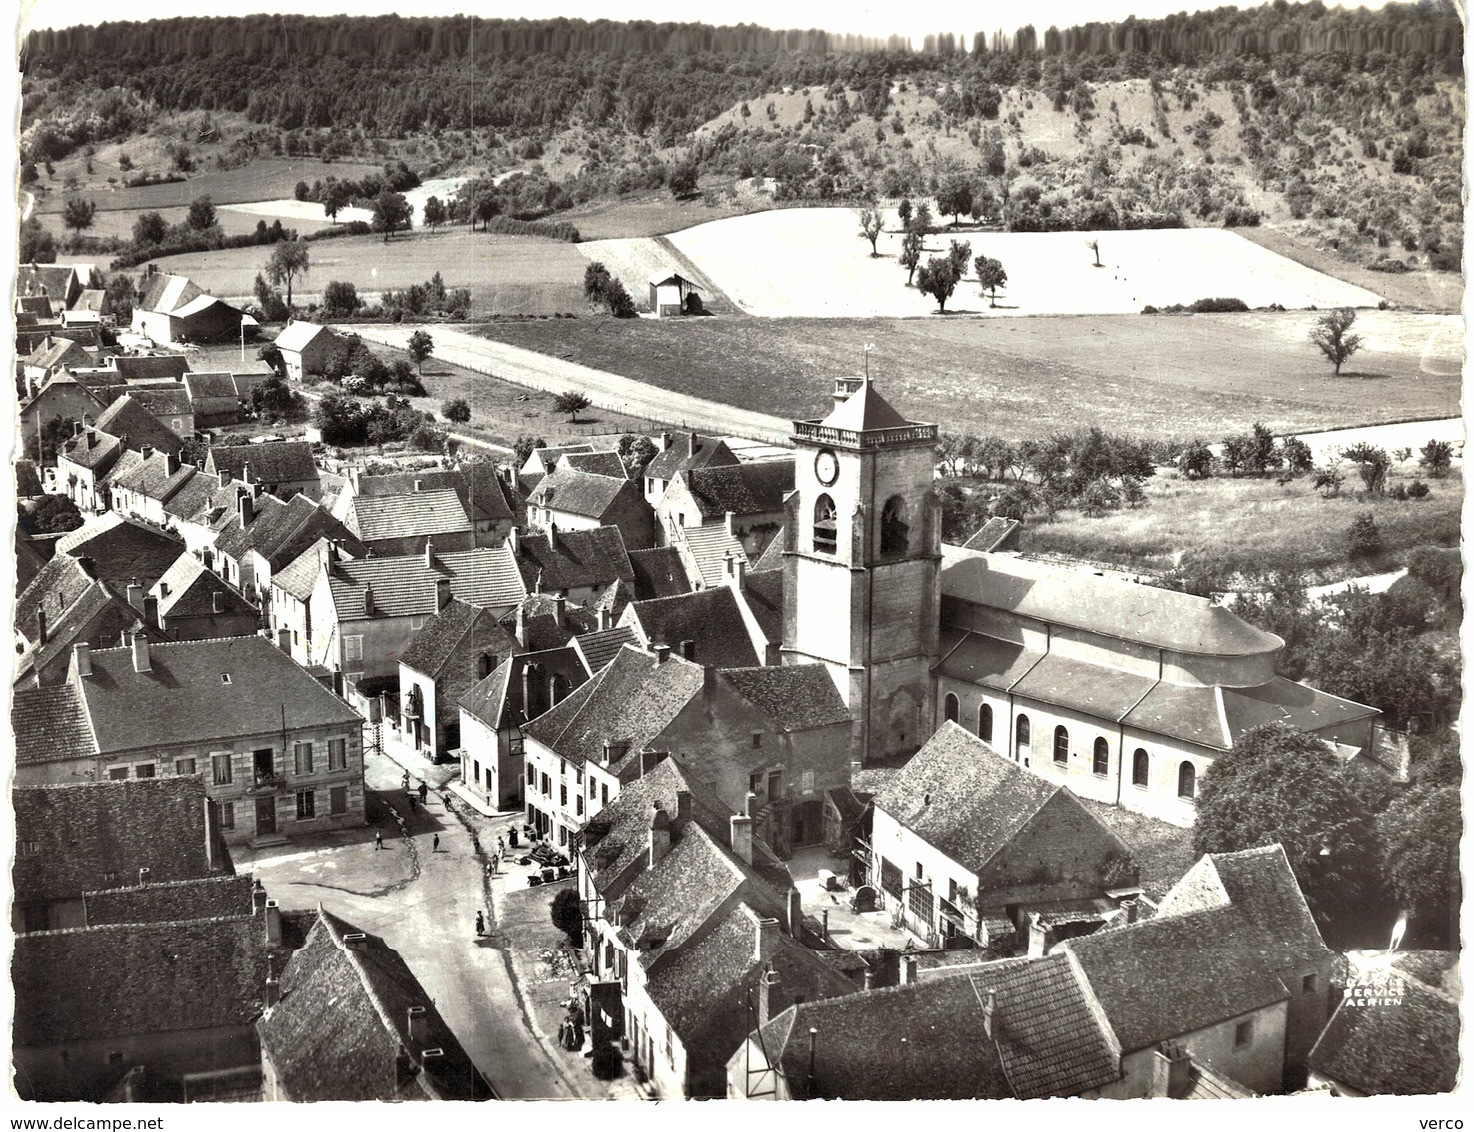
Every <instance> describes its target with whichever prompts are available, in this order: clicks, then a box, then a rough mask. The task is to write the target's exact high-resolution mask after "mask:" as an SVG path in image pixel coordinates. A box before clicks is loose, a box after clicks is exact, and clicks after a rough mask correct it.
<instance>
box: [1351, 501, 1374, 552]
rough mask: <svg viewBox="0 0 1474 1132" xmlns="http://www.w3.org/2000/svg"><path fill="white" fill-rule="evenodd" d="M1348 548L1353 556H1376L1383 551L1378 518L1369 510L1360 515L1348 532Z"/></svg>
mask: <svg viewBox="0 0 1474 1132" xmlns="http://www.w3.org/2000/svg"><path fill="white" fill-rule="evenodd" d="M1347 550H1348V551H1349V552H1350V554H1351V557H1352V558H1375V557H1376V556H1377V555H1379V554H1381V553H1382V532H1381V531H1379V530H1378V529H1377V520H1376V519H1374V518H1372V514H1371V512H1370V511H1368V512H1367V513H1366V514H1364V515H1358V516H1357V517H1356V521H1355V522H1353V523H1352V524H1351V530H1350V531H1349V532H1348V534H1347Z"/></svg>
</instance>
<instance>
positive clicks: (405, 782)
mask: <svg viewBox="0 0 1474 1132" xmlns="http://www.w3.org/2000/svg"><path fill="white" fill-rule="evenodd" d="M402 781H403V783H404V788H405V789H406V790H408V789H409V771H405V772H404V778H403V780H402Z"/></svg>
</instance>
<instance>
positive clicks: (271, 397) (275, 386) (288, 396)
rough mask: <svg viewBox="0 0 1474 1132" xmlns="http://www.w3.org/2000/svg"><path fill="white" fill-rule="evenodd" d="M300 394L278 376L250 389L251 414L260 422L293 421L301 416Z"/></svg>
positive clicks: (260, 382) (301, 403)
mask: <svg viewBox="0 0 1474 1132" xmlns="http://www.w3.org/2000/svg"><path fill="white" fill-rule="evenodd" d="M302 405H303V402H302V394H300V393H297V392H295V391H294V390H293V389H292V388H291V387H290V386H289V385H287V383H286V379H285V378H283V377H281V376H280V375H279V374H278V375H273V376H271V377H268V378H267V379H266V380H265V381H258V382H257V383H256V384H255V385H253V386H252V387H251V413H252V415H254V416H255V417H257V418H258V419H261V420H295V419H296V418H298V417H300V416H301V415H302Z"/></svg>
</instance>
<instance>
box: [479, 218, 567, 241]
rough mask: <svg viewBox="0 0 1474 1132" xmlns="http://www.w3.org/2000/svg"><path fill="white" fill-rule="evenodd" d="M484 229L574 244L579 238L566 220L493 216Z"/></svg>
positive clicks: (507, 234) (509, 234)
mask: <svg viewBox="0 0 1474 1132" xmlns="http://www.w3.org/2000/svg"><path fill="white" fill-rule="evenodd" d="M486 231H488V232H500V233H502V234H503V235H506V236H544V237H546V238H547V239H549V240H562V241H563V242H564V243H569V244H576V243H578V242H579V240H580V239H581V237H580V236H579V234H578V229H577V228H576V227H575V226H574V225H572V224H570V223H569V222H568V221H566V220H517V219H514V218H513V217H510V216H493V217H492V218H491V219H490V220H488V221H487V222H486Z"/></svg>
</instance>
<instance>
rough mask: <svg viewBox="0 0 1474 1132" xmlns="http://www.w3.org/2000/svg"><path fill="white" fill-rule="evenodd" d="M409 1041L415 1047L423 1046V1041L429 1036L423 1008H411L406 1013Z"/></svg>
mask: <svg viewBox="0 0 1474 1132" xmlns="http://www.w3.org/2000/svg"><path fill="white" fill-rule="evenodd" d="M408 1014H409V1022H408V1027H407V1028H408V1030H409V1040H410V1041H412V1042H414V1043H415V1045H417V1046H423V1045H424V1044H425V1039H426V1038H427V1037H429V1036H430V1027H429V1025H428V1019H427V1017H426V1014H425V1008H424V1007H423V1006H411V1007H410V1008H409V1011H408Z"/></svg>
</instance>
